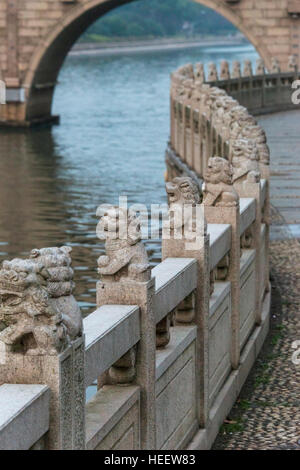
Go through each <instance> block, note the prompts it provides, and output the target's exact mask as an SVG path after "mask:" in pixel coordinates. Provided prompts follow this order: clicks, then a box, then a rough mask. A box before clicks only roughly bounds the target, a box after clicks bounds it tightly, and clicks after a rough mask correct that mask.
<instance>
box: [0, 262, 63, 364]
mask: <svg viewBox="0 0 300 470" xmlns="http://www.w3.org/2000/svg"><path fill="white" fill-rule="evenodd" d="M48 276H49V274H48V272H47V270H46V268H45V266H44V265H43V264H42V263H35V262H33V261H32V260H21V259H14V260H12V261H4V262H3V265H2V269H1V270H0V325H1V328H0V329H1V332H0V343H2V345H4V348H3V346H2V350H3V349H4V350H5V351H6V352H9V353H19V354H23V355H28V356H30V355H56V354H58V353H60V352H62V351H63V350H64V349H65V348H66V347H67V345H68V344H69V338H68V335H67V331H66V328H65V326H64V324H63V318H62V315H61V313H60V311H59V310H58V309H57V308H55V305H53V304H52V303H51V299H50V296H49V294H48V292H47V289H46V285H47V279H48Z"/></svg>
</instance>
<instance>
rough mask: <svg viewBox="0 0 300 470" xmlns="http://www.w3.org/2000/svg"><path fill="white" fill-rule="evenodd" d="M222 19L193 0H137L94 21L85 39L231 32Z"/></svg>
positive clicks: (185, 35)
mask: <svg viewBox="0 0 300 470" xmlns="http://www.w3.org/2000/svg"><path fill="white" fill-rule="evenodd" d="M236 32H237V29H236V28H235V27H234V26H233V25H232V24H231V23H230V22H228V21H227V20H226V19H225V18H223V17H222V16H220V15H219V14H217V13H216V12H214V11H213V10H210V9H209V8H206V7H204V6H203V5H200V4H199V3H196V2H194V1H193V0H137V1H134V2H133V3H129V4H127V5H124V6H122V7H119V8H117V9H114V10H112V11H111V12H110V13H107V14H106V15H105V16H103V17H102V18H100V19H99V20H98V21H96V22H95V23H94V24H93V25H92V26H91V27H90V28H89V29H88V30H87V32H86V33H85V35H84V40H85V41H87V40H111V39H122V38H126V39H131V38H163V37H174V36H177V37H195V36H197V37H199V36H201V35H203V36H204V35H224V34H234V33H236Z"/></svg>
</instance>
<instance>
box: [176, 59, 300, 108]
mask: <svg viewBox="0 0 300 470" xmlns="http://www.w3.org/2000/svg"><path fill="white" fill-rule="evenodd" d="M183 70H184V67H183V68H181V69H180V70H179V73H180V74H181V72H182V71H183ZM191 70H192V69H191V68H190V65H189V66H188V67H187V68H186V69H185V72H184V74H185V75H184V77H185V78H186V79H187V80H189V79H194V78H195V79H196V80H197V81H198V82H202V83H209V84H210V85H211V86H217V87H218V88H221V89H222V90H224V91H226V93H227V94H228V95H230V96H231V97H233V98H234V99H236V100H237V101H238V102H239V104H240V105H241V106H244V107H245V108H247V109H248V111H249V112H250V113H252V114H253V115H260V114H267V113H272V112H278V111H288V110H291V109H299V105H297V104H294V103H293V102H292V93H293V89H292V84H293V82H294V81H295V80H299V78H300V72H299V71H298V68H297V64H296V60H295V58H294V56H291V57H290V58H289V61H288V65H287V72H282V71H281V70H280V67H279V64H278V62H277V60H276V59H273V61H272V69H271V70H270V71H269V72H268V71H267V70H266V69H265V66H264V63H263V61H262V60H261V59H258V60H257V64H256V69H255V70H253V67H252V62H251V61H250V60H245V61H244V64H243V67H242V66H241V64H240V62H239V61H234V62H233V64H232V66H231V68H230V66H229V63H228V62H227V61H225V60H223V61H222V62H221V63H220V65H219V67H217V66H216V65H215V64H214V63H210V64H208V66H207V73H205V68H204V66H203V64H201V63H198V64H197V65H196V66H195V71H194V72H193V73H195V77H194V76H193V73H192V74H191V73H190V72H191ZM175 75H176V74H173V78H172V81H173V83H174V82H176V77H175ZM177 78H178V76H177ZM182 78H183V76H182Z"/></svg>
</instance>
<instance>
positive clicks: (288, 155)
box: [259, 110, 300, 239]
mask: <svg viewBox="0 0 300 470" xmlns="http://www.w3.org/2000/svg"><path fill="white" fill-rule="evenodd" d="M259 123H260V124H261V125H262V126H263V128H264V129H265V131H266V134H267V137H268V144H269V146H270V150H271V191H270V195H271V203H272V204H273V205H274V207H275V208H277V209H278V210H279V211H280V212H281V214H282V215H283V217H284V219H285V220H283V221H282V223H283V224H284V223H288V224H300V197H299V196H300V111H299V110H296V111H289V112H282V113H276V114H270V115H267V116H261V117H260V118H259ZM273 233H274V232H273V230H272V228H271V239H272V238H274V237H275V234H274V236H273Z"/></svg>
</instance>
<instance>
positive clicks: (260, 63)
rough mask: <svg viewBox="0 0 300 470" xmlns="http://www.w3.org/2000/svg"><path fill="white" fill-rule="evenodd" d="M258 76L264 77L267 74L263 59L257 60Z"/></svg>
mask: <svg viewBox="0 0 300 470" xmlns="http://www.w3.org/2000/svg"><path fill="white" fill-rule="evenodd" d="M255 74H256V75H264V74H265V63H264V61H263V60H262V59H257V61H256V69H255Z"/></svg>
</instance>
